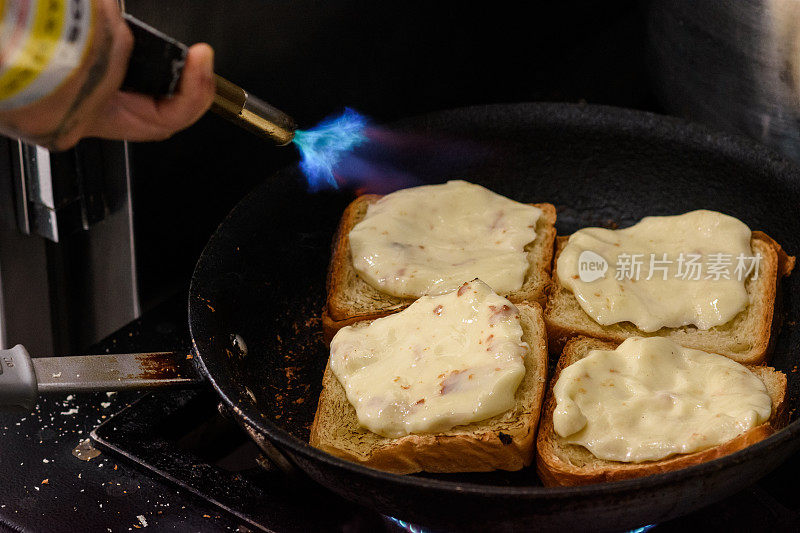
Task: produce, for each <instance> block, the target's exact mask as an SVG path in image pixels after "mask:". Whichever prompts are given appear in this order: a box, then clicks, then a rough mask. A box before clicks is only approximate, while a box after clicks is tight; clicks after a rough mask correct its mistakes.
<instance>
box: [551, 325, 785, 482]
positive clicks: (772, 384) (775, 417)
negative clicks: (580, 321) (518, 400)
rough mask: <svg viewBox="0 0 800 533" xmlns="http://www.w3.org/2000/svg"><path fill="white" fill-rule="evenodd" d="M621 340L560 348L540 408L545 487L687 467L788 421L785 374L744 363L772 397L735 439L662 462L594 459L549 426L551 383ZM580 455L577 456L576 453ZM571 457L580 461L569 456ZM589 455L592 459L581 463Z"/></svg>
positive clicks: (582, 341) (578, 340) (575, 341)
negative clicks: (763, 417) (761, 419)
mask: <svg viewBox="0 0 800 533" xmlns="http://www.w3.org/2000/svg"><path fill="white" fill-rule="evenodd" d="M618 345H619V343H613V342H605V341H600V340H597V339H591V338H588V337H575V338H572V339H570V340H569V341H568V342H567V344H566V346H565V347H564V352H563V354H562V356H561V358H560V359H559V362H558V366H557V367H556V371H555V374H554V376H553V377H552V379H551V380H550V385H549V386H548V389H547V398H546V399H545V403H544V407H543V409H542V420H541V422H540V425H539V434H538V436H537V441H536V470H537V472H538V474H539V477H540V479H541V480H542V483H544V484H545V485H546V486H573V485H588V484H593V483H602V482H606V481H620V480H623V479H631V478H636V477H643V476H649V475H652V474H659V473H662V472H669V471H671V470H678V469H680V468H686V467H687V466H692V465H695V464H699V463H703V462H706V461H711V460H712V459H716V458H718V457H722V456H723V455H728V454H731V453H733V452H736V451H738V450H741V449H743V448H746V447H747V446H750V445H751V444H754V443H756V442H758V441H760V440H763V439H765V438H766V437H768V436H769V435H771V434H773V433H774V432H775V431H777V430H778V429H780V428H781V427H783V426H784V425H786V422H787V418H788V411H787V408H786V402H785V396H786V383H787V382H786V376H785V375H784V374H783V373H782V372H778V371H776V370H775V369H774V368H771V367H765V366H752V365H746V366H747V368H748V369H749V370H751V371H752V372H753V373H755V374H756V376H758V377H759V379H761V380H762V381H764V383H765V384H766V385H767V391H768V392H769V394H770V397H771V398H772V414H771V415H770V419H769V420H768V421H767V422H765V423H764V424H761V425H760V426H757V427H755V428H752V429H750V430H749V431H746V432H745V433H742V434H741V435H739V436H737V437H736V438H734V439H733V440H730V441H728V442H726V443H723V444H720V445H718V446H715V447H713V448H709V449H707V450H701V451H699V452H695V453H690V454H683V455H676V456H673V457H670V458H667V459H664V460H661V461H648V462H644V463H624V462H618V461H606V460H603V459H597V458H596V457H594V456H593V455H591V453H590V452H588V450H586V449H585V448H583V447H582V446H578V445H575V444H568V443H566V442H565V441H564V439H562V438H561V437H560V436H558V435H557V434H556V433H555V431H554V428H553V411H554V410H555V407H556V401H555V397H554V395H553V387H555V384H556V381H558V377H559V376H560V375H561V371H562V370H563V369H564V368H566V367H567V366H569V365H570V364H572V363H574V362H575V361H578V360H579V359H582V358H583V357H585V356H586V355H588V353H589V352H590V351H591V350H613V349H615V348H616V347H617V346H618ZM578 454H580V455H578ZM573 455H574V456H575V457H576V458H578V457H579V460H575V461H574V462H573V461H572V460H571V459H572V458H573V457H572V456H573ZM587 457H590V459H591V464H589V465H587V464H583V465H581V464H580V463H581V462H585V459H586V458H587Z"/></svg>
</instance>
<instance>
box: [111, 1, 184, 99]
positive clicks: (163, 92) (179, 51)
mask: <svg viewBox="0 0 800 533" xmlns="http://www.w3.org/2000/svg"><path fill="white" fill-rule="evenodd" d="M122 16H123V18H124V19H125V22H127V23H128V27H129V28H130V29H131V32H133V51H132V52H131V58H130V62H129V63H128V72H127V73H126V74H125V81H123V82H122V90H124V91H130V92H135V93H141V94H146V95H149V96H171V95H172V94H173V93H174V92H175V89H177V87H178V82H179V81H180V79H181V74H182V73H183V67H184V65H186V54H188V53H189V47H188V46H186V45H185V44H183V43H181V42H179V41H176V40H175V39H173V38H172V37H170V36H169V35H167V34H165V33H164V32H161V31H159V30H157V29H155V28H153V27H152V26H149V25H147V24H145V23H144V22H142V21H140V20H138V19H136V18H134V17H132V16H130V15H128V14H127V13H126V14H123V15H122Z"/></svg>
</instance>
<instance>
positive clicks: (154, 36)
mask: <svg viewBox="0 0 800 533" xmlns="http://www.w3.org/2000/svg"><path fill="white" fill-rule="evenodd" d="M123 17H124V18H125V21H126V22H127V23H128V27H130V29H131V31H132V32H133V37H134V44H133V51H132V52H131V58H130V62H129V64H128V71H127V73H126V75H125V81H124V82H123V84H122V89H123V90H126V91H132V92H137V93H141V94H147V95H150V96H156V97H166V98H168V97H169V96H171V95H172V94H173V93H174V92H175V90H176V88H177V87H178V82H179V81H180V78H181V74H182V72H183V67H184V65H185V64H186V55H187V53H188V50H189V47H188V46H186V45H185V44H183V43H181V42H179V41H177V40H176V39H173V38H172V37H170V36H168V35H166V34H164V33H163V32H161V31H159V30H157V29H155V28H153V27H152V26H149V25H147V24H145V23H144V22H142V21H140V20H138V19H136V18H134V17H132V16H130V15H128V14H124V15H123ZM215 81H216V93H215V95H214V103H213V104H212V105H211V111H213V112H214V113H217V114H218V115H220V116H222V117H225V118H226V119H228V120H230V121H231V122H233V123H234V124H236V125H237V126H240V127H242V128H244V129H246V130H248V131H250V132H252V133H255V134H257V135H259V136H261V137H264V138H266V139H269V140H270V141H272V142H274V143H275V144H277V145H279V146H283V145H286V144H289V143H290V142H292V139H294V134H295V131H296V130H297V125H296V124H295V122H294V120H293V119H292V117H290V116H289V115H287V114H286V113H284V112H283V111H281V110H279V109H276V108H275V107H273V106H271V105H269V104H268V103H266V102H264V101H262V100H261V99H259V98H257V97H255V96H253V95H251V94H249V93H248V92H247V91H245V90H244V89H242V88H241V87H239V86H238V85H236V84H235V83H231V82H230V81H228V80H226V79H225V78H223V77H221V76H219V75H215Z"/></svg>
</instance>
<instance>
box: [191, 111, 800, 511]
mask: <svg viewBox="0 0 800 533" xmlns="http://www.w3.org/2000/svg"><path fill="white" fill-rule="evenodd" d="M520 111H524V112H526V113H527V112H531V111H535V112H536V115H542V114H549V116H551V117H552V116H557V117H560V119H561V120H560V121H559V123H560V124H562V125H563V124H564V123H565V122H564V120H563V115H565V114H566V115H569V119H570V120H574V121H575V124H576V125H578V124H582V125H584V126H585V122H584V121H586V120H587V118H592V119H594V120H599V119H602V120H603V123H602V127H603V128H608V127H613V126H618V127H621V128H624V129H625V130H627V131H629V132H630V133H632V134H634V135H639V136H641V137H642V138H650V139H661V140H664V139H666V138H669V139H671V140H673V141H675V142H679V143H686V142H687V141H691V140H694V141H697V142H698V144H700V145H702V146H705V147H708V148H713V149H714V150H715V152H716V153H717V154H719V155H723V156H726V155H731V154H732V153H733V152H735V153H737V155H739V156H740V157H741V154H742V153H747V154H749V155H751V156H752V157H751V158H750V159H751V160H755V161H758V162H759V163H762V164H763V165H764V166H765V167H767V166H768V167H769V168H770V173H771V174H772V175H774V176H775V178H776V180H777V181H778V183H780V184H782V185H784V186H787V187H791V186H794V187H796V188H800V187H799V185H800V181H797V182H792V181H791V180H790V179H789V178H788V177H787V176H785V174H786V173H787V172H788V173H794V174H795V176H800V169H798V167H797V165H796V164H795V163H793V162H791V161H789V160H787V159H786V158H784V157H783V156H781V155H779V154H777V153H776V152H774V151H773V150H771V149H770V148H768V147H766V146H764V145H760V144H758V143H757V142H756V141H754V140H751V139H749V138H747V137H744V136H742V135H737V134H732V133H725V132H720V131H717V130H713V129H711V128H708V127H706V126H703V125H700V124H696V123H693V122H690V121H687V120H684V119H680V118H676V117H671V116H666V115H659V114H656V113H651V112H646V111H639V110H633V109H626V108H620V107H614V106H602V105H589V104H571V103H549V102H531V103H511V104H490V105H478V106H468V107H460V108H455V109H449V110H444V111H438V112H433V113H426V114H422V115H418V116H414V117H409V118H406V119H404V120H401V121H399V122H397V123H395V124H396V125H397V126H398V127H400V128H403V127H404V124H406V123H407V122H413V121H416V120H419V119H420V118H422V117H425V118H427V119H430V120H434V119H443V118H446V117H447V116H449V115H455V114H471V116H480V114H481V113H482V112H483V113H488V112H493V113H496V112H507V113H513V112H520ZM556 111H559V112H560V113H557V112H556ZM579 121H581V122H579ZM654 123H658V124H659V125H660V126H661V128H660V129H656V128H653V124H654ZM543 124H544V125H546V124H547V123H546V122H544V123H543ZM664 126H666V128H664ZM665 130H669V132H665ZM678 133H679V134H680V135H678ZM287 169H288V168H287ZM287 169H283V170H281V171H279V172H285V171H286V170H287ZM243 201H244V200H243ZM237 205H238V204H237ZM236 209H237V208H236V207H234V209H233V210H232V211H231V214H233V213H234V212H235V211H236ZM231 214H229V215H228V217H226V218H225V220H224V221H223V222H222V223H221V224H220V227H219V228H218V229H217V232H215V233H214V235H212V236H211V238H210V239H209V241H208V244H207V245H206V250H207V249H208V247H209V246H210V245H211V244H212V243H213V242H214V240H215V237H216V236H217V234H218V233H219V231H220V229H221V228H222V227H223V226H224V225H225V222H226V221H227V220H228V219H229V218H230V217H231ZM206 250H204V251H203V254H202V255H201V256H200V258H199V259H198V262H197V266H196V267H195V271H194V274H193V276H192V282H191V287H190V291H189V328H190V333H191V336H192V345H193V347H194V352H195V355H196V357H195V362H196V364H197V365H198V367H199V369H200V370H201V372H202V373H203V374H204V375H205V376H206V379H208V381H209V382H210V383H211V385H212V386H213V388H214V389H215V390H216V391H217V394H218V395H219V396H220V398H221V399H222V401H223V402H224V403H225V404H226V405H227V406H228V407H229V408H230V409H231V410H232V411H233V412H234V413H235V414H236V416H237V418H238V419H239V421H240V423H245V424H247V425H249V426H250V427H251V428H253V429H255V430H256V431H257V432H258V433H259V434H261V435H263V436H264V437H265V438H266V439H267V440H270V441H273V442H276V443H278V444H279V445H280V446H281V447H283V448H284V449H287V450H289V451H291V453H293V454H299V455H301V456H303V457H304V458H306V459H309V460H313V461H320V462H322V463H325V464H327V465H329V466H332V467H335V468H339V469H344V470H349V471H350V472H352V473H354V474H359V475H363V476H367V477H370V478H372V479H373V480H380V481H384V482H390V483H395V484H399V485H403V486H405V487H407V488H425V489H427V490H430V489H433V490H438V491H443V492H459V493H463V494H475V495H482V496H490V497H496V498H504V497H513V498H520V497H522V498H525V499H531V500H538V499H553V500H561V499H566V498H574V497H576V496H581V497H600V496H604V497H606V496H608V495H609V494H621V493H627V492H629V491H631V490H635V489H642V488H647V489H656V488H658V487H661V486H666V485H674V484H675V483H676V482H677V481H684V482H686V481H689V480H691V479H697V478H702V477H703V476H705V475H706V474H708V473H709V472H712V471H716V470H723V469H727V468H728V467H730V466H733V465H736V464H741V463H743V462H747V461H749V460H751V459H752V458H754V457H756V456H761V455H762V454H764V453H769V452H768V450H770V449H774V448H777V447H779V446H782V445H783V444H785V443H786V442H787V441H790V440H795V443H794V445H793V446H790V447H789V448H791V451H792V452H794V451H796V450H797V449H798V448H800V439H797V436H798V434H800V418H798V419H797V420H795V421H793V422H791V423H789V424H787V425H786V426H785V427H784V428H782V429H780V430H779V431H776V432H775V433H773V434H772V435H770V436H769V437H767V438H765V439H763V440H761V441H759V442H757V443H755V444H752V445H750V446H748V447H746V448H744V449H742V450H739V451H737V452H734V453H732V454H729V455H725V456H722V457H719V458H716V459H713V460H711V461H707V462H703V463H699V464H696V465H692V466H689V467H686V468H681V469H678V470H674V471H670V472H664V473H659V474H653V475H649V476H645V477H640V478H634V479H628V480H621V481H611V482H603V483H596V484H591V485H582V486H570V487H544V486H509V487H503V486H497V485H484V484H479V483H472V482H456V481H446V480H440V479H430V478H424V477H418V476H413V475H411V476H409V475H401V474H393V473H390V472H384V471H381V470H376V469H373V468H369V467H366V466H363V465H359V464H357V463H353V462H350V461H347V460H345V459H341V458H339V457H336V456H333V455H331V454H328V453H327V452H324V451H322V450H319V449H317V448H314V447H312V446H311V445H310V444H309V443H307V442H304V441H302V440H300V439H298V438H296V437H294V436H293V435H291V434H290V433H289V432H288V431H286V430H284V429H282V428H280V427H278V426H277V425H276V424H274V423H273V422H271V421H269V420H265V419H258V418H254V417H253V416H251V414H250V413H249V412H248V410H247V409H243V408H242V407H240V406H238V405H237V404H236V403H235V402H234V400H233V398H232V397H230V396H229V395H228V394H227V393H226V392H225V391H224V390H223V388H222V387H221V386H220V384H219V383H218V382H217V380H216V379H215V378H214V376H213V375H212V373H211V372H209V370H208V367H207V366H206V361H205V359H204V357H203V355H202V352H201V350H200V348H199V347H198V345H197V342H196V335H195V331H194V323H195V316H196V313H195V308H194V302H193V300H195V298H194V295H196V294H197V286H196V285H197V279H198V276H197V274H198V271H199V270H201V269H202V267H203V258H204V257H205V256H206ZM796 252H800V251H796ZM198 312H201V307H200V306H198ZM532 467H533V466H532V465H531V466H529V467H526V468H532ZM753 481H754V482H755V481H756V480H755V479H754V480H753Z"/></svg>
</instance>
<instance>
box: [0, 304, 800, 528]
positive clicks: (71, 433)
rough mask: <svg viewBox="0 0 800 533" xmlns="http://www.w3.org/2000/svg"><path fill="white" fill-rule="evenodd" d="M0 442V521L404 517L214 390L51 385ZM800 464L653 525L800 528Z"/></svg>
mask: <svg viewBox="0 0 800 533" xmlns="http://www.w3.org/2000/svg"><path fill="white" fill-rule="evenodd" d="M185 313H186V306H185V296H184V295H183V294H177V295H175V297H174V298H171V299H169V300H167V301H165V302H164V303H163V304H162V305H160V306H159V307H158V308H156V309H154V310H153V311H152V312H149V313H146V314H145V315H144V317H143V318H142V319H140V320H137V321H135V322H133V323H131V324H130V325H128V326H126V327H125V328H123V329H121V330H120V331H118V332H117V333H115V334H114V335H112V336H111V337H109V338H108V339H106V340H105V341H103V342H102V343H100V344H99V345H97V346H95V347H93V350H91V351H90V353H112V352H117V353H122V352H137V351H148V350H188V349H189V345H190V343H189V335H188V331H187V328H186V325H185ZM90 435H92V437H93V440H91V439H90V441H89V443H88V444H87V443H85V442H84V444H83V445H81V443H82V441H85V439H89V438H90ZM0 442H1V443H2V448H0V529H4V528H8V529H10V530H25V531H48V532H59V531H65V532H74V531H101V532H103V531H111V532H116V531H134V530H136V529H147V530H148V531H240V532H245V531H259V530H272V531H279V532H283V531H300V530H302V531H325V530H332V531H347V532H353V533H358V532H362V531H392V530H397V529H399V527H400V523H399V522H398V521H396V520H392V519H387V518H384V517H381V516H379V515H377V514H376V513H374V512H372V511H369V510H367V509H364V508H361V507H358V506H356V505H354V504H351V503H349V502H347V501H344V500H342V499H341V498H339V497H338V496H336V495H334V494H332V493H330V492H328V491H326V490H324V489H322V488H319V487H316V486H314V485H313V484H311V483H310V482H309V481H307V480H305V479H304V478H302V476H294V475H293V474H292V473H289V474H287V473H286V472H283V471H281V470H280V469H278V468H276V467H275V466H273V465H271V464H270V463H269V462H268V461H267V460H265V459H263V458H262V457H261V456H260V454H259V450H258V449H257V447H256V446H255V445H254V444H253V443H252V442H251V441H250V440H249V439H248V438H247V436H246V435H245V434H244V433H243V432H242V431H241V430H240V429H239V428H238V426H237V425H236V424H235V423H234V422H232V421H230V420H228V419H227V418H226V416H225V415H224V413H220V411H219V410H218V408H217V402H216V398H215V396H214V394H213V393H212V392H211V391H210V390H204V389H198V390H192V391H178V392H176V391H171V392H159V393H153V394H148V395H144V394H140V393H117V394H73V395H61V396H52V397H46V398H43V399H41V401H40V402H39V404H38V405H37V407H36V410H35V411H34V412H33V413H28V414H22V415H12V414H2V415H0ZM98 452H99V455H96V456H95V457H92V456H93V455H95V454H97V453H98ZM798 474H800V454H798V455H797V456H795V457H794V458H793V459H791V460H790V461H789V462H787V463H786V464H784V465H783V466H782V467H780V468H779V469H778V470H777V471H776V472H773V473H771V474H769V475H768V476H767V477H766V478H764V479H762V480H761V481H759V482H758V483H756V484H755V485H753V486H751V487H750V488H748V489H745V490H743V491H741V492H739V493H738V494H735V495H734V496H731V497H730V498H728V499H726V500H724V501H722V502H720V503H718V504H715V505H712V506H709V507H706V508H704V509H702V510H700V511H697V512H695V513H693V514H691V515H688V516H685V517H683V518H680V519H677V520H673V521H671V522H668V523H664V524H660V525H658V526H657V527H654V528H652V529H651V531H658V532H661V531H667V532H668V531H685V530H687V528H688V529H690V530H694V529H699V528H705V529H710V530H721V529H726V530H734V531H739V530H775V531H784V530H785V531H790V530H798V529H800V500H798V499H797V498H796V489H794V488H793V486H794V480H796V479H797V477H798ZM417 530H420V529H417Z"/></svg>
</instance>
